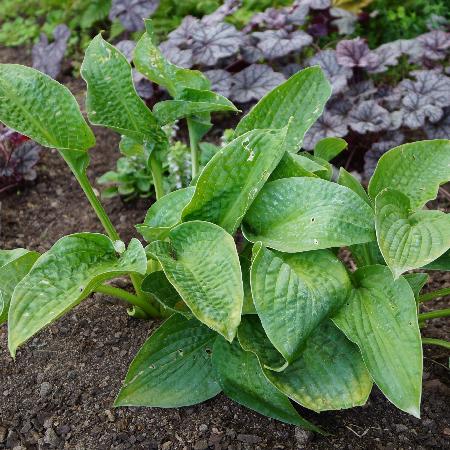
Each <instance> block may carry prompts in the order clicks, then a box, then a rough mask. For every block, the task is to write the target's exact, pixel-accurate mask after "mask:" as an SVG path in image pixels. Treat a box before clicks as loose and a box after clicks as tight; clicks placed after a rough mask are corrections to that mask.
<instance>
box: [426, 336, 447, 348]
mask: <svg viewBox="0 0 450 450" xmlns="http://www.w3.org/2000/svg"><path fill="white" fill-rule="evenodd" d="M422 344H430V345H439V346H440V347H444V348H447V349H450V342H448V341H444V340H443V339H434V338H422Z"/></svg>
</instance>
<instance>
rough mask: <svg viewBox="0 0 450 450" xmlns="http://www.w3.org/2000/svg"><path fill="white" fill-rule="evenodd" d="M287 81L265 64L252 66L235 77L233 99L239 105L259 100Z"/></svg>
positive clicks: (232, 87) (232, 88) (232, 91)
mask: <svg viewBox="0 0 450 450" xmlns="http://www.w3.org/2000/svg"><path fill="white" fill-rule="evenodd" d="M284 81H285V78H284V76H283V75H282V74H281V73H278V72H274V70H273V69H272V68H271V67H269V66H266V65H264V64H252V65H251V66H248V67H247V68H246V69H244V70H242V71H241V72H239V73H237V74H235V75H234V76H233V84H232V86H231V98H232V100H234V101H236V102H239V103H246V102H250V101H252V100H259V99H260V98H261V97H262V96H263V95H264V94H266V93H267V92H269V91H271V90H272V89H274V88H275V87H277V86H278V85H279V84H281V83H283V82H284Z"/></svg>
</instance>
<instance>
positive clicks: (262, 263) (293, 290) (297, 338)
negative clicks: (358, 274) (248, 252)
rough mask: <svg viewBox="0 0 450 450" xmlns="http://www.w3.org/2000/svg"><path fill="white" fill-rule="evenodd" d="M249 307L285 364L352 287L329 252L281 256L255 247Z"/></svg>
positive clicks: (333, 310) (334, 310)
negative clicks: (255, 312) (256, 313)
mask: <svg viewBox="0 0 450 450" xmlns="http://www.w3.org/2000/svg"><path fill="white" fill-rule="evenodd" d="M251 287H252V294H253V302H254V304H255V308H256V311H257V312H258V316H259V318H260V319H261V323H262V326H263V327H264V329H265V331H266V334H267V336H268V337H269V339H270V341H271V342H272V344H273V345H274V346H275V348H276V349H277V350H278V351H279V352H280V353H281V354H282V355H283V357H284V358H285V359H286V360H287V361H288V362H292V361H293V360H294V359H296V358H297V357H298V356H299V355H300V353H301V351H302V348H303V345H304V343H305V341H306V340H307V339H308V337H309V336H310V335H311V334H312V333H314V331H315V330H316V329H317V327H318V326H319V324H320V323H321V322H322V321H324V320H325V319H326V318H327V317H329V316H330V315H333V314H334V313H335V312H336V311H337V310H338V309H339V308H340V306H341V305H342V303H343V302H344V301H345V299H346V298H347V295H348V292H349V291H350V288H351V283H350V279H349V277H348V275H347V270H346V269H345V267H344V265H343V264H342V263H341V262H340V261H339V259H338V258H336V256H335V255H334V254H333V253H332V252H330V251H328V250H317V251H311V252H303V253H295V254H283V253H278V252H276V253H275V252H271V251H270V250H267V249H265V248H264V247H263V246H262V245H261V244H260V243H258V244H255V246H254V247H253V262H252V268H251Z"/></svg>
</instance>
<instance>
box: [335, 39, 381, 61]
mask: <svg viewBox="0 0 450 450" xmlns="http://www.w3.org/2000/svg"><path fill="white" fill-rule="evenodd" d="M336 56H337V61H338V63H339V64H341V65H342V66H344V67H351V68H352V67H362V68H369V69H370V68H373V67H376V66H377V65H378V63H379V56H378V55H377V54H376V53H374V52H372V51H371V50H370V49H369V46H368V45H367V43H366V41H365V40H364V39H361V38H359V37H358V38H355V39H344V40H342V41H340V42H339V43H338V44H337V46H336Z"/></svg>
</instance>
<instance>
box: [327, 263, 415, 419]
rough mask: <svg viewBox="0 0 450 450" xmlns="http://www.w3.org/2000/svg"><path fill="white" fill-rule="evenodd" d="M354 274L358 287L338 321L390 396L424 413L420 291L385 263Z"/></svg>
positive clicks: (408, 408)
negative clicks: (416, 293) (416, 294)
mask: <svg viewBox="0 0 450 450" xmlns="http://www.w3.org/2000/svg"><path fill="white" fill-rule="evenodd" d="M353 275H354V281H355V289H354V290H353V292H352V294H351V296H350V297H349V299H348V301H347V302H346V304H345V305H344V307H343V308H342V309H341V310H340V312H339V313H338V314H337V316H336V317H335V318H334V319H333V320H334V323H335V324H336V325H337V326H338V327H339V328H340V329H341V330H342V331H343V332H344V333H345V334H346V335H347V337H348V338H349V339H350V340H352V341H353V342H355V343H356V344H357V345H358V347H359V348H360V350H361V353H362V356H363V359H364V362H365V364H366V366H367V368H368V369H369V372H370V374H371V375H372V378H373V379H374V381H375V383H376V384H377V385H378V387H379V388H380V389H381V390H382V391H383V393H384V395H386V397H387V398H388V399H389V400H390V401H391V402H392V403H393V404H394V405H395V406H397V407H398V408H400V409H402V410H403V411H406V412H409V413H410V414H413V415H414V416H416V417H419V416H420V394H421V389H422V344H421V340H420V331H419V326H418V324H417V306H416V302H415V299H414V294H413V292H412V290H411V288H410V286H409V284H408V282H407V281H406V280H405V279H404V278H402V277H401V278H399V279H398V280H396V281H394V279H393V278H392V275H391V273H390V272H389V269H388V268H387V267H385V266H368V267H363V268H361V269H358V270H357V271H356V272H355V273H354V274H353Z"/></svg>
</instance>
